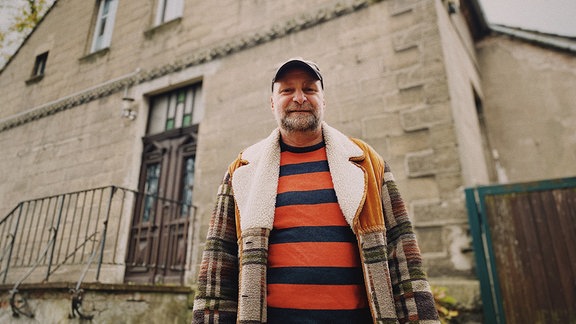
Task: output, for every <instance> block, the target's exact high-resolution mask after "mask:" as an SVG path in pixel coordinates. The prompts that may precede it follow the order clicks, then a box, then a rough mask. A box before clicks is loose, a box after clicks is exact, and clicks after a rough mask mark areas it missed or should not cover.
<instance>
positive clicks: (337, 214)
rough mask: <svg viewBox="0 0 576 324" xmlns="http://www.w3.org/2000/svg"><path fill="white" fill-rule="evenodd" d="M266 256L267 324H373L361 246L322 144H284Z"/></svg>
mask: <svg viewBox="0 0 576 324" xmlns="http://www.w3.org/2000/svg"><path fill="white" fill-rule="evenodd" d="M281 151H282V152H281V156H280V176H279V180H278V196H277V198H276V212H275V218H274V227H273V230H272V231H271V233H270V242H269V243H270V246H269V258H268V277H267V281H268V287H267V289H268V292H267V293H268V298H267V303H268V321H269V323H277V322H282V323H290V322H294V323H308V322H311V323H318V322H322V323H369V322H371V321H372V319H371V316H370V311H369V309H368V304H367V298H366V293H365V288H364V279H363V275H362V269H361V267H360V259H359V255H358V249H357V245H358V242H357V240H356V237H355V235H354V233H353V232H352V229H351V228H350V226H349V225H348V223H347V222H346V220H345V219H344V215H343V214H342V211H341V210H340V207H339V206H338V201H337V198H336V194H335V191H334V186H333V183H332V178H331V176H330V170H329V167H328V161H327V159H326V148H325V144H324V142H322V143H320V144H318V145H315V146H311V147H306V148H296V147H290V146H288V145H286V144H283V143H281Z"/></svg>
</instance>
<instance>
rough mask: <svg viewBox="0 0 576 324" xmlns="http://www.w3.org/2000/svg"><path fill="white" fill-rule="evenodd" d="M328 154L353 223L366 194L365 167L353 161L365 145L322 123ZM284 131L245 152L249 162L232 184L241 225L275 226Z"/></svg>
mask: <svg viewBox="0 0 576 324" xmlns="http://www.w3.org/2000/svg"><path fill="white" fill-rule="evenodd" d="M322 130H323V133H324V141H325V142H326V155H327V158H328V165H329V167H330V173H331V175H332V182H333V183H334V190H335V191H336V197H337V198H338V204H339V205H340V208H341V210H342V213H343V214H344V217H345V218H346V221H347V222H348V224H350V226H351V227H352V225H353V221H354V217H355V215H356V212H357V211H358V210H359V208H360V207H361V206H360V204H361V203H362V198H363V196H364V188H365V176H364V171H363V170H362V169H361V168H360V167H359V166H358V165H356V164H354V163H353V162H351V161H350V158H353V157H355V158H358V157H361V156H363V152H362V149H361V148H359V147H358V146H357V145H356V144H354V142H352V141H351V140H350V139H349V138H348V137H347V136H346V135H344V134H342V133H341V132H339V131H338V130H336V129H334V128H332V127H330V126H328V125H327V124H326V123H323V124H322ZM279 139H280V131H279V130H278V129H275V130H274V131H273V132H272V133H271V134H270V136H268V137H267V138H265V139H263V140H262V141H260V142H258V143H256V144H254V145H252V146H250V147H249V148H247V149H246V150H245V151H244V152H243V153H242V159H244V160H246V161H248V164H247V165H245V166H242V167H240V168H238V169H237V170H236V171H235V172H234V176H233V178H232V188H233V190H234V196H235V198H236V203H237V204H238V210H239V213H240V228H241V229H242V230H243V231H244V230H246V229H249V228H268V229H270V230H271V229H272V226H273V223H274V212H275V206H276V191H277V188H278V177H279V172H280V144H279Z"/></svg>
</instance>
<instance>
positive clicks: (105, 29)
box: [90, 0, 118, 53]
mask: <svg viewBox="0 0 576 324" xmlns="http://www.w3.org/2000/svg"><path fill="white" fill-rule="evenodd" d="M107 3H108V4H109V7H108V11H107V12H104V10H105V9H106V4H107ZM117 8H118V0H99V2H98V13H97V15H96V21H95V25H94V32H93V34H92V45H91V46H90V53H94V52H98V51H100V50H103V49H105V48H108V47H110V44H111V42H112V32H113V30H114V22H115V20H116V9H117Z"/></svg>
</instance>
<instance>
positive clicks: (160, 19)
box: [154, 0, 184, 26]
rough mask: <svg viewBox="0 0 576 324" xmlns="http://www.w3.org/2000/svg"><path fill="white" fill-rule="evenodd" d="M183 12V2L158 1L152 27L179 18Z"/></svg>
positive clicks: (181, 0) (180, 0) (179, 0)
mask: <svg viewBox="0 0 576 324" xmlns="http://www.w3.org/2000/svg"><path fill="white" fill-rule="evenodd" d="M183 12H184V0H158V5H157V6H156V16H155V18H154V25H155V26H159V25H162V24H165V23H167V22H170V21H172V20H175V19H178V18H181V17H182V15H183Z"/></svg>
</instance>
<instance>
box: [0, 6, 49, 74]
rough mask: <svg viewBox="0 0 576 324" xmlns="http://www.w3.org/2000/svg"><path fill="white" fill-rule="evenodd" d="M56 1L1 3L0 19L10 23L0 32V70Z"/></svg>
mask: <svg viewBox="0 0 576 324" xmlns="http://www.w3.org/2000/svg"><path fill="white" fill-rule="evenodd" d="M55 1H56V0H21V1H14V0H10V3H9V4H8V3H2V5H0V10H2V11H4V14H3V16H2V19H6V20H7V21H10V24H9V25H8V26H7V28H6V29H5V30H0V68H2V65H3V64H4V62H5V61H7V60H8V59H9V58H10V56H12V54H13V53H14V51H15V50H16V49H17V48H18V46H20V44H21V43H22V41H23V40H24V39H25V38H26V36H27V35H28V34H29V33H30V32H31V31H32V30H33V29H34V27H36V25H37V24H38V22H39V21H40V19H42V16H43V15H44V14H45V13H46V11H47V10H48V9H49V8H50V6H52V4H53V3H54V2H55Z"/></svg>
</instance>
